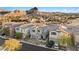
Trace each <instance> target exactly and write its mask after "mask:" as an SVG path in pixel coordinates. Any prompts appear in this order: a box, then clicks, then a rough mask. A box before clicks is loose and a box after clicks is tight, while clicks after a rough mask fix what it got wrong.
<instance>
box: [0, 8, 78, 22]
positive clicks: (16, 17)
mask: <svg viewBox="0 0 79 59" xmlns="http://www.w3.org/2000/svg"><path fill="white" fill-rule="evenodd" d="M76 18H79V14H78V13H61V12H41V11H39V10H38V8H37V7H34V8H32V9H30V10H26V11H20V10H14V11H11V12H10V13H7V14H5V15H3V16H0V20H2V21H6V22H8V21H11V22H29V23H30V22H32V21H33V20H34V21H35V22H46V23H70V21H71V20H74V19H76ZM35 19H36V20H35ZM34 21H33V22H34Z"/></svg>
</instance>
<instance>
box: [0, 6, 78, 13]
mask: <svg viewBox="0 0 79 59" xmlns="http://www.w3.org/2000/svg"><path fill="white" fill-rule="evenodd" d="M31 8H33V7H0V9H4V10H16V9H18V10H29V9H31ZM38 9H39V11H45V12H66V13H79V7H38Z"/></svg>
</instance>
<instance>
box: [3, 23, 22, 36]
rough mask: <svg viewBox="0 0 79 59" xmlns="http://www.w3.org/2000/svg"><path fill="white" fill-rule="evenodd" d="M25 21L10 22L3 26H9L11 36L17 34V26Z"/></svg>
mask: <svg viewBox="0 0 79 59" xmlns="http://www.w3.org/2000/svg"><path fill="white" fill-rule="evenodd" d="M22 24H23V23H14V22H10V23H5V24H4V25H3V28H8V29H9V32H10V36H11V37H14V35H15V28H16V27H18V26H20V25H22Z"/></svg>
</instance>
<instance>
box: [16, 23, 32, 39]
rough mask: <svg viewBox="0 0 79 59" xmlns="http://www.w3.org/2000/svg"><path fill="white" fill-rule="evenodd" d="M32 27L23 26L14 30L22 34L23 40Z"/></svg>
mask: <svg viewBox="0 0 79 59" xmlns="http://www.w3.org/2000/svg"><path fill="white" fill-rule="evenodd" d="M32 26H33V25H29V24H23V25H21V26H19V27H16V28H15V32H20V33H23V38H25V37H26V36H29V34H30V33H29V30H30V28H31V27H32Z"/></svg>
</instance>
